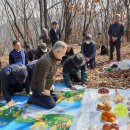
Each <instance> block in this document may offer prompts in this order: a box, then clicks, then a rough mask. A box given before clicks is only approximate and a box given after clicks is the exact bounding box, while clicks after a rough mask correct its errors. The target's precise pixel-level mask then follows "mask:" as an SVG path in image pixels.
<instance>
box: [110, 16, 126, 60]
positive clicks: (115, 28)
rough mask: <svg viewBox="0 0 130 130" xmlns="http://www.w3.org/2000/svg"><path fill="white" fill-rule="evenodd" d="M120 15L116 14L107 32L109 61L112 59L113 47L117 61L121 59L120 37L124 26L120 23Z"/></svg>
mask: <svg viewBox="0 0 130 130" xmlns="http://www.w3.org/2000/svg"><path fill="white" fill-rule="evenodd" d="M120 19H121V16H120V14H116V16H115V21H114V23H113V24H111V25H110V27H109V30H108V34H109V38H110V41H109V42H110V61H111V60H113V52H114V48H116V52H117V61H120V60H121V57H120V46H121V37H122V36H123V35H124V26H123V24H122V23H120Z"/></svg>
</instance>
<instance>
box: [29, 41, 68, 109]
mask: <svg viewBox="0 0 130 130" xmlns="http://www.w3.org/2000/svg"><path fill="white" fill-rule="evenodd" d="M66 50H67V44H66V43H64V42H62V41H58V42H56V43H55V44H54V46H53V47H52V49H51V50H50V51H49V52H47V53H46V54H45V55H44V56H42V57H41V58H40V59H39V60H38V62H37V63H36V65H35V68H34V71H33V76H32V80H31V85H30V86H31V88H32V92H33V94H32V95H31V96H30V98H29V100H28V103H29V104H30V103H32V104H37V105H40V106H42V107H44V108H47V109H51V108H53V107H55V105H56V101H57V99H58V97H57V94H56V93H55V92H54V89H53V84H54V82H55V74H56V71H57V68H58V64H59V62H60V60H61V59H62V57H63V56H64V55H65V53H66Z"/></svg>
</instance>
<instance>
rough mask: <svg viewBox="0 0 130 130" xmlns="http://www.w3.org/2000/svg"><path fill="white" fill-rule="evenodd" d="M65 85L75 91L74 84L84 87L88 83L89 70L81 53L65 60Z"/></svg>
mask: <svg viewBox="0 0 130 130" xmlns="http://www.w3.org/2000/svg"><path fill="white" fill-rule="evenodd" d="M63 80H64V83H65V84H66V85H67V86H68V87H69V88H70V89H71V90H75V89H76V88H75V87H74V86H73V84H74V82H77V83H81V84H82V85H83V86H84V85H85V84H86V83H87V70H86V66H85V58H84V56H83V55H82V54H81V53H78V54H75V55H73V56H70V57H69V58H68V59H66V60H65V62H64V65H63Z"/></svg>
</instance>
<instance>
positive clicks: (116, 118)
mask: <svg viewBox="0 0 130 130" xmlns="http://www.w3.org/2000/svg"><path fill="white" fill-rule="evenodd" d="M101 116H102V113H101V114H100V115H99V118H100V121H101V122H103V123H109V124H111V123H116V120H117V118H116V120H115V121H114V122H107V121H103V120H102V118H101Z"/></svg>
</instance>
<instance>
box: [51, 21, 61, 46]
mask: <svg viewBox="0 0 130 130" xmlns="http://www.w3.org/2000/svg"><path fill="white" fill-rule="evenodd" d="M60 38H61V33H60V30H59V27H58V22H57V21H53V22H52V28H51V30H50V41H51V43H52V46H53V45H54V44H55V43H56V42H57V41H58V40H60Z"/></svg>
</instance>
